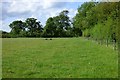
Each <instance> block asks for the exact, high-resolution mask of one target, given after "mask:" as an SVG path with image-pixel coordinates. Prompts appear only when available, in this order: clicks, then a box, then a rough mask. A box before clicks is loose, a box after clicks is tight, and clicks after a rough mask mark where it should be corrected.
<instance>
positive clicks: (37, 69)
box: [2, 38, 118, 78]
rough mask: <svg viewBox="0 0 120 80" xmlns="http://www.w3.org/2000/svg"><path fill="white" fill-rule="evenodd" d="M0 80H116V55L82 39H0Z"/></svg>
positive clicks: (114, 52) (110, 49)
mask: <svg viewBox="0 0 120 80" xmlns="http://www.w3.org/2000/svg"><path fill="white" fill-rule="evenodd" d="M2 77H3V78H117V77H118V54H117V52H116V51H114V50H113V49H112V48H111V47H106V46H105V45H99V44H97V43H96V42H93V41H91V40H86V39H84V38H53V39H52V40H45V39H44V38H3V39H2Z"/></svg>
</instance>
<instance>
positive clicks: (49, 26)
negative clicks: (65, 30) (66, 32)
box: [43, 17, 56, 37]
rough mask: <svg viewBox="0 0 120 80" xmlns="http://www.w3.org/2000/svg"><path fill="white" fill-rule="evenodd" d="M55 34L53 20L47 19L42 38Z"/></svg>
mask: <svg viewBox="0 0 120 80" xmlns="http://www.w3.org/2000/svg"><path fill="white" fill-rule="evenodd" d="M55 32H56V26H55V24H54V18H52V17H50V18H48V20H47V22H46V25H45V27H44V31H43V36H44V37H54V36H55Z"/></svg>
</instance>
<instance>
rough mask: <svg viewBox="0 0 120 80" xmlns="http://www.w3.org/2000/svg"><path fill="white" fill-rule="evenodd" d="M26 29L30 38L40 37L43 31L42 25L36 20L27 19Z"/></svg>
mask: <svg viewBox="0 0 120 80" xmlns="http://www.w3.org/2000/svg"><path fill="white" fill-rule="evenodd" d="M25 23H26V26H27V27H26V28H27V32H28V36H30V37H39V36H41V33H42V31H43V28H42V25H41V24H40V21H37V19H35V18H27V19H26V21H25Z"/></svg>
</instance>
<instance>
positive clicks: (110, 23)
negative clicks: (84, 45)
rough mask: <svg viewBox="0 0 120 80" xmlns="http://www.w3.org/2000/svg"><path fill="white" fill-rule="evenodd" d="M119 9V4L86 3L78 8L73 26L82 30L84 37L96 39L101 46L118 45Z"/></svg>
mask: <svg viewBox="0 0 120 80" xmlns="http://www.w3.org/2000/svg"><path fill="white" fill-rule="evenodd" d="M119 9H120V7H119V2H99V3H98V2H86V3H84V4H82V5H81V7H79V8H78V13H77V14H76V16H75V17H74V19H73V20H74V21H73V22H74V23H73V25H74V26H75V27H78V28H80V29H81V30H82V33H83V36H84V37H87V38H90V39H94V40H96V41H98V42H99V43H100V44H102V43H106V45H107V46H108V44H110V43H115V44H116V43H117V44H118V43H119V41H120V34H119V32H120V27H119V25H118V22H119V21H118V20H119V18H118V15H119V14H118V11H119ZM114 46H116V45H114Z"/></svg>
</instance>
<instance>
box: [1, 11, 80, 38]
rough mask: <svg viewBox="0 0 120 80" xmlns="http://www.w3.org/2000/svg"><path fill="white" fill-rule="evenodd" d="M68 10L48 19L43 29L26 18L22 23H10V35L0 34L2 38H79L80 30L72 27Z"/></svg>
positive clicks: (35, 21) (31, 19)
mask: <svg viewBox="0 0 120 80" xmlns="http://www.w3.org/2000/svg"><path fill="white" fill-rule="evenodd" d="M68 13H69V11H68V10H63V11H62V12H60V13H59V15H57V16H54V17H49V18H48V19H47V21H46V25H45V26H44V27H43V25H42V24H41V22H40V21H38V20H37V19H35V18H27V19H26V20H25V21H24V22H23V21H21V20H16V21H13V22H12V23H10V25H9V27H10V28H11V31H10V33H7V32H4V31H3V32H2V37H14V38H16V37H73V36H81V35H82V32H81V30H80V29H77V28H75V27H72V26H71V25H72V22H71V20H70V19H69V17H68Z"/></svg>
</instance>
